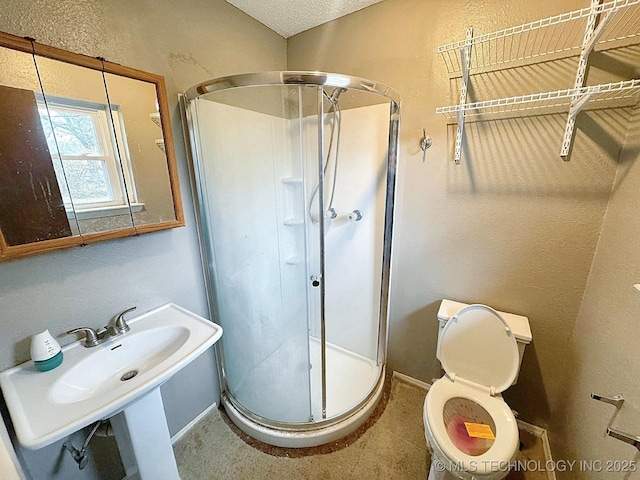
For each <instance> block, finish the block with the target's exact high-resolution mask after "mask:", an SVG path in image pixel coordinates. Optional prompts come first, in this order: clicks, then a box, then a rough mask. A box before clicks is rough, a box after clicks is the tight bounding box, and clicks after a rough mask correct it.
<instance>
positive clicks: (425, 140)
mask: <svg viewBox="0 0 640 480" xmlns="http://www.w3.org/2000/svg"><path fill="white" fill-rule="evenodd" d="M418 145H420V150H422V161H423V162H424V160H425V158H426V156H427V149H428V148H429V147H431V145H433V141H432V140H431V137H427V132H426V130H425V129H424V128H423V129H422V138H421V139H420V143H419V144H418Z"/></svg>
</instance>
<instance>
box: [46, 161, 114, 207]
mask: <svg viewBox="0 0 640 480" xmlns="http://www.w3.org/2000/svg"><path fill="white" fill-rule="evenodd" d="M62 164H63V165H64V172H63V171H62V166H61V165H60V161H59V160H57V159H54V162H53V165H54V167H55V169H56V176H57V177H58V181H59V182H60V183H61V184H63V183H64V179H65V176H66V180H67V183H68V184H69V190H70V191H71V196H72V197H73V203H74V204H80V205H81V204H84V203H100V202H110V201H112V200H113V193H112V192H111V185H110V182H109V173H108V172H107V165H106V163H105V162H104V161H103V160H63V161H62ZM61 190H62V192H63V194H64V193H65V192H66V188H64V186H61ZM64 200H65V202H67V203H70V199H69V198H68V197H67V198H65V199H64Z"/></svg>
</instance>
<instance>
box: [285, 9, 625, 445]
mask: <svg viewBox="0 0 640 480" xmlns="http://www.w3.org/2000/svg"><path fill="white" fill-rule="evenodd" d="M585 6H588V2H586V1H563V2H556V1H549V0H545V1H541V2H530V1H527V0H514V1H509V2H504V1H498V0H495V1H494V0H478V1H474V2H464V1H451V0H430V1H425V0H386V1H384V2H381V3H379V4H376V5H374V6H372V7H369V8H366V9H364V10H361V11H359V12H356V13H354V14H351V15H348V16H346V17H343V18H341V19H339V20H336V21H334V22H331V23H328V24H325V25H323V26H320V27H318V28H315V29H312V30H309V31H307V32H303V33H301V34H298V35H296V36H294V37H292V38H290V39H288V47H287V48H288V68H289V69H291V70H298V69H319V70H325V71H332V72H339V73H346V74H352V75H358V76H362V77H365V78H371V79H373V80H376V81H381V82H384V83H387V84H388V85H390V86H392V87H393V88H395V89H396V90H397V91H398V92H399V93H400V95H401V97H402V120H401V133H400V166H399V181H398V195H397V203H396V206H397V213H396V221H395V233H394V235H395V237H394V239H395V240H394V257H393V262H394V264H393V277H392V299H391V321H390V333H389V364H390V366H391V368H393V369H394V370H398V371H400V372H403V373H406V374H409V375H411V376H414V377H417V378H419V379H422V380H425V381H431V379H432V378H434V377H439V376H440V375H441V373H440V370H439V365H438V363H437V361H436V359H435V346H436V338H437V322H436V312H437V309H438V306H439V301H440V299H442V298H450V299H454V300H458V301H463V302H481V303H486V304H489V305H491V306H493V307H495V308H497V309H500V310H504V311H508V312H514V313H518V314H522V315H526V316H528V317H529V319H530V322H531V328H532V332H533V338H534V340H533V344H532V345H530V346H529V347H528V349H527V351H526V353H525V358H524V363H523V368H522V372H521V375H520V379H519V383H518V385H517V386H515V387H513V388H511V389H510V390H509V391H507V392H506V394H505V397H506V399H507V401H508V402H509V403H510V404H511V405H512V407H513V408H515V409H516V410H518V411H519V412H520V413H521V418H523V419H524V420H527V421H530V422H532V423H535V424H538V425H542V426H546V425H549V424H550V423H552V424H555V425H559V424H560V423H561V421H562V420H561V415H560V412H561V407H562V404H563V402H564V401H565V393H566V387H565V384H564V382H565V371H566V369H567V368H568V367H569V366H570V365H571V364H570V363H569V362H568V359H567V353H566V347H567V345H568V344H569V341H570V340H571V336H572V332H573V330H574V324H575V321H576V316H577V314H578V310H579V307H580V302H581V299H582V295H583V291H584V288H585V285H586V282H587V277H588V274H589V269H590V266H591V262H592V258H593V254H594V250H595V247H596V243H597V241H598V235H599V231H600V226H601V223H602V219H603V215H604V213H605V209H606V205H607V199H608V195H609V191H610V188H611V184H612V181H613V178H614V175H615V169H616V159H617V158H618V156H619V153H620V149H621V146H622V144H623V141H624V135H625V132H626V125H627V123H626V121H625V118H623V117H624V115H621V114H620V112H590V113H588V114H584V115H583V116H582V117H581V119H580V121H579V122H578V134H577V138H576V141H575V148H574V153H573V158H572V160H571V161H570V162H563V161H562V160H561V159H560V158H559V150H560V144H561V140H562V134H563V131H564V124H565V121H566V118H565V116H564V115H544V116H532V117H529V118H517V119H511V120H509V119H506V120H496V121H486V122H480V123H475V124H468V126H467V136H466V139H467V140H466V143H465V146H464V153H463V160H462V164H461V165H460V166H455V165H454V163H453V161H452V149H453V147H452V143H453V140H454V137H455V130H454V127H451V126H449V127H447V124H446V120H445V119H444V118H442V117H441V116H438V115H436V114H435V108H436V107H437V106H442V105H449V104H453V103H456V102H457V98H456V97H457V95H458V94H457V88H458V87H457V84H456V82H455V81H450V79H449V77H448V76H447V73H446V68H445V66H444V64H443V63H442V61H441V59H440V58H439V57H438V54H437V53H436V48H437V46H438V45H440V44H445V43H449V42H452V41H456V40H460V39H463V38H464V34H465V30H466V27H467V26H470V25H472V26H473V27H474V29H475V32H476V33H487V32H490V31H492V30H495V29H500V28H506V27H509V26H513V25H517V24H519V23H523V22H527V21H532V20H536V19H539V18H544V17H547V16H551V15H555V14H559V13H562V12H565V11H569V10H574V9H578V8H583V7H585ZM575 64H576V60H575V59H572V60H567V59H565V60H560V61H555V62H550V63H546V64H541V65H530V66H527V67H522V68H513V69H509V70H501V71H497V72H494V73H492V74H482V75H477V76H474V77H473V78H472V82H471V94H470V96H471V98H472V99H473V100H484V99H490V98H498V97H502V96H510V95H517V94H522V93H528V92H536V91H547V90H553V89H558V88H570V87H572V86H573V81H574V75H575ZM590 75H591V78H590V80H594V79H596V78H597V81H600V79H608V78H617V76H615V75H609V74H607V73H605V72H603V71H597V70H593V71H592V72H591V74H590ZM423 128H425V129H426V131H427V133H428V134H429V135H430V136H431V137H432V138H433V143H434V144H433V147H432V148H431V149H430V150H428V152H427V156H426V161H425V162H424V163H423V162H422V154H421V152H420V150H419V148H418V141H419V139H420V137H421V135H422V129H423ZM472 355H473V352H470V358H472ZM553 440H554V439H553V438H552V442H553ZM552 446H553V445H552Z"/></svg>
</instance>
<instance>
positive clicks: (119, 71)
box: [0, 32, 184, 260]
mask: <svg viewBox="0 0 640 480" xmlns="http://www.w3.org/2000/svg"><path fill="white" fill-rule="evenodd" d="M0 46H1V47H6V48H9V49H13V50H17V51H21V52H24V53H28V54H30V55H31V54H33V55H35V56H40V57H44V58H50V59H53V60H58V61H61V62H65V63H69V64H73V65H77V66H81V67H86V68H89V69H92V70H97V71H99V72H101V73H102V72H104V73H111V74H114V75H119V76H122V77H127V78H130V79H133V80H141V81H143V82H147V83H151V84H154V85H155V90H156V97H157V100H158V112H159V114H160V123H161V128H162V134H163V137H164V149H165V155H166V160H167V170H168V175H169V183H170V187H171V197H172V200H173V209H174V214H175V220H168V221H163V222H157V223H150V224H145V225H139V226H136V225H135V224H133V225H132V226H131V227H126V228H120V229H115V230H108V231H105V232H98V233H86V234H82V233H81V232H80V234H79V235H72V236H69V237H63V238H56V239H51V240H42V241H38V242H33V243H26V244H22V245H12V246H10V245H7V242H6V241H5V239H4V236H3V234H2V231H1V230H0V260H7V259H13V258H18V257H22V256H26V255H33V254H36V253H44V252H49V251H52V250H58V249H62V248H68V247H74V246H82V245H86V244H89V243H96V242H101V241H103V240H109V239H113V238H122V237H130V236H135V235H139V234H142V233H149V232H155V231H158V230H167V229H170V228H176V227H183V226H184V213H183V209H182V197H181V195H180V185H179V181H178V170H177V165H176V158H175V149H174V143H173V135H172V131H171V122H170V115H169V107H168V101H167V92H166V88H165V83H164V77H162V76H160V75H156V74H153V73H149V72H144V71H142V70H137V69H134V68H130V67H124V66H122V65H118V64H116V63H111V62H108V61H106V60H103V59H101V58H93V57H88V56H86V55H81V54H78V53H73V52H69V51H66V50H62V49H59V48H55V47H51V46H49V45H43V44H41V43H37V42H36V41H35V40H32V39H30V38H26V37H25V38H23V37H17V36H15V35H11V34H8V33H3V32H0Z"/></svg>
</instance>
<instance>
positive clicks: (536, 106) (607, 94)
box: [436, 79, 640, 121]
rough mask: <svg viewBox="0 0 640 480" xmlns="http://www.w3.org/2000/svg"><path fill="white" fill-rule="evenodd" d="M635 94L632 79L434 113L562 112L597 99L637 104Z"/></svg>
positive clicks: (639, 89) (639, 88)
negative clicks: (560, 109) (555, 109)
mask: <svg viewBox="0 0 640 480" xmlns="http://www.w3.org/2000/svg"><path fill="white" fill-rule="evenodd" d="M639 94H640V79H635V80H627V81H623V82H614V83H605V84H600V85H592V86H588V87H582V88H569V89H567V90H555V91H552V92H544V93H532V94H528V95H520V96H516V97H507V98H498V99H494V100H484V101H482V102H474V103H466V104H462V105H450V106H446V107H438V108H436V113H439V114H442V115H444V116H445V117H446V118H449V119H455V120H456V121H457V120H458V119H459V118H460V116H461V115H464V117H467V118H468V117H474V116H482V117H483V118H485V116H491V115H505V114H509V113H514V112H516V113H517V112H530V111H533V110H544V109H554V108H560V107H561V108H563V109H564V112H565V113H566V109H567V107H570V106H571V105H572V102H573V103H574V104H578V103H580V102H584V103H583V105H581V109H582V108H586V107H587V105H588V104H591V106H592V107H593V106H598V104H600V105H604V103H600V102H606V105H607V106H608V107H609V106H610V107H614V106H615V107H620V106H632V105H635V104H636V103H638V100H639ZM615 100H622V101H623V102H621V103H616V104H614V103H613V102H614V101H615ZM610 102H611V104H610ZM541 113H543V112H541ZM576 113H577V112H576Z"/></svg>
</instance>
